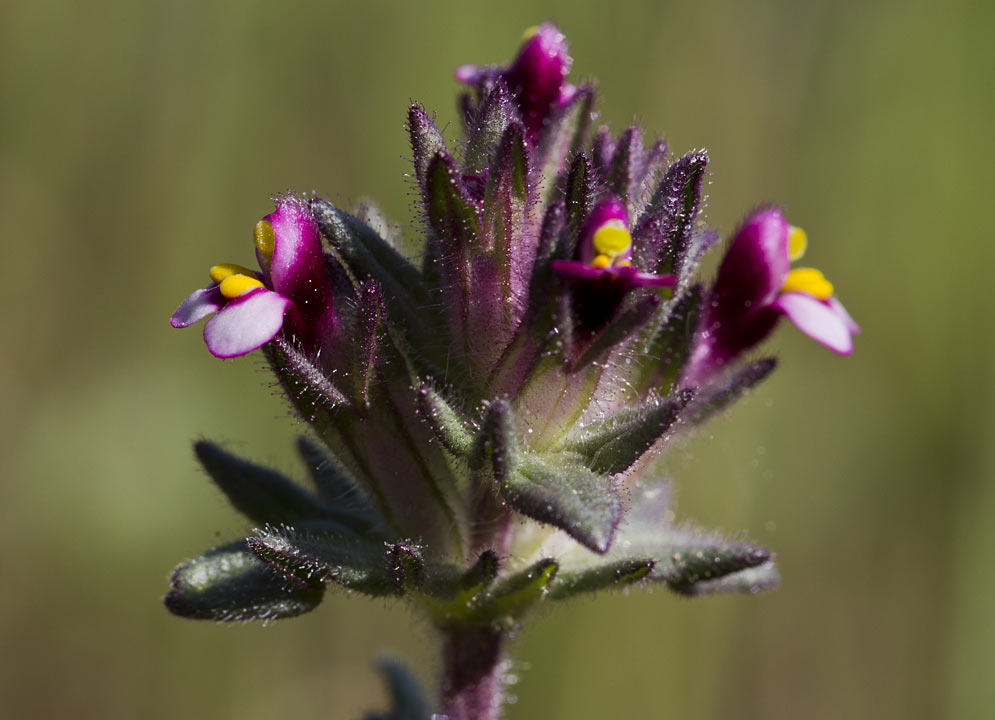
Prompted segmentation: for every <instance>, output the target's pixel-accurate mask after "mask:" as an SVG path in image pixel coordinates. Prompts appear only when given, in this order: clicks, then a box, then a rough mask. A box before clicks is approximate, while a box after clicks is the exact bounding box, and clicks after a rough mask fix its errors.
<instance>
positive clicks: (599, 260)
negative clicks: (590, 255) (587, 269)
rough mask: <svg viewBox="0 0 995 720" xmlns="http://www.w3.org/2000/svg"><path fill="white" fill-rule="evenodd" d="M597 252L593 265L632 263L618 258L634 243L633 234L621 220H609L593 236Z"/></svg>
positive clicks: (598, 266)
mask: <svg viewBox="0 0 995 720" xmlns="http://www.w3.org/2000/svg"><path fill="white" fill-rule="evenodd" d="M591 242H592V244H593V245H594V252H595V253H596V254H595V256H594V259H593V260H592V261H591V265H592V266H594V267H596V268H606V267H608V266H610V265H631V264H632V263H630V262H629V261H628V260H625V259H622V260H617V261H616V258H618V256H619V255H622V254H623V253H625V252H626V251H627V250H628V249H629V247H630V246H631V245H632V236H631V235H630V234H629V231H628V230H626V228H625V223H623V222H622V221H621V220H609V221H608V222H606V223H605V224H604V225H602V226H601V227H599V228H598V229H597V230H596V231H595V233H594V237H593V238H591Z"/></svg>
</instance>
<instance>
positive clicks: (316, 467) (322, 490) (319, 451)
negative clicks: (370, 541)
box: [297, 436, 387, 537]
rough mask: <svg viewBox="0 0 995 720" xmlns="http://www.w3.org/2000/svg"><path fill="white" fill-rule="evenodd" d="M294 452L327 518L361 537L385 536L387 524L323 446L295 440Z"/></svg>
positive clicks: (351, 478)
mask: <svg viewBox="0 0 995 720" xmlns="http://www.w3.org/2000/svg"><path fill="white" fill-rule="evenodd" d="M297 450H298V452H300V454H301V457H302V458H303V459H304V463H305V464H306V465H307V468H308V470H309V471H310V472H311V478H312V479H313V480H314V484H315V487H316V488H317V489H318V496H319V497H320V498H321V499H322V500H323V501H324V503H325V506H326V508H327V509H326V514H327V517H329V518H331V519H332V520H335V521H336V522H338V523H340V524H341V525H342V526H344V527H346V528H349V529H350V530H353V531H355V532H356V533H357V534H358V535H364V536H377V537H386V536H387V530H386V526H387V521H386V520H385V519H384V517H383V515H382V514H381V513H380V511H379V510H378V509H377V507H376V505H374V503H373V501H372V500H371V499H370V497H369V495H368V494H367V493H366V491H365V490H364V489H363V488H362V487H361V486H360V485H359V483H358V482H357V481H356V480H355V478H353V477H352V475H350V474H349V472H348V471H347V470H346V469H345V468H344V467H342V465H341V464H340V463H339V461H338V460H336V459H335V456H334V455H332V453H330V452H329V451H328V450H326V449H325V447H324V446H322V445H319V444H318V443H316V442H314V441H313V440H311V439H310V438H307V437H304V436H301V437H300V438H298V439H297Z"/></svg>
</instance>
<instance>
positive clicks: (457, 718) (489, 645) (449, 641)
mask: <svg viewBox="0 0 995 720" xmlns="http://www.w3.org/2000/svg"><path fill="white" fill-rule="evenodd" d="M504 644H505V635H504V633H503V632H502V631H501V630H500V629H498V628H495V627H492V626H490V625H457V626H450V627H444V628H442V705H443V710H442V712H443V714H444V715H446V716H447V717H448V718H449V720H497V718H499V717H500V715H501V705H502V700H503V698H504V670H505V660H504Z"/></svg>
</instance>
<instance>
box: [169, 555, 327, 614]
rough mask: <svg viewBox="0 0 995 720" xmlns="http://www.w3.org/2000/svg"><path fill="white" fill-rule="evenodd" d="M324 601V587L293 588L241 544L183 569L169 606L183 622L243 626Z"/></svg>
mask: <svg viewBox="0 0 995 720" xmlns="http://www.w3.org/2000/svg"><path fill="white" fill-rule="evenodd" d="M323 596H324V587H322V586H317V587H315V586H310V585H301V584H298V583H288V582H287V581H286V579H284V578H283V577H281V576H280V575H279V574H277V573H275V572H273V571H272V570H271V569H269V568H268V567H266V565H264V564H263V563H262V562H260V561H259V559H258V558H256V556H255V555H253V554H252V553H251V552H250V551H249V549H248V547H247V546H246V544H245V541H244V540H239V541H238V542H235V543H231V544H230V545H225V546H223V547H219V548H215V549H213V550H209V551H208V552H206V553H204V554H203V555H201V556H199V557H195V558H193V559H192V560H187V561H186V562H184V563H182V564H181V565H180V566H179V567H177V568H176V570H175V572H174V573H173V577H172V580H171V583H170V590H169V592H168V593H167V594H166V597H165V598H164V599H163V601H164V602H165V604H166V607H167V608H168V609H169V611H170V612H171V613H173V614H174V615H179V616H180V617H186V618H193V619H198V620H216V621H222V622H243V621H246V620H263V621H267V620H276V619H278V618H285V617H294V616H295V615H301V614H303V613H306V612H308V611H310V610H313V609H314V608H316V607H317V606H318V604H319V603H320V602H321V599H322V597H323Z"/></svg>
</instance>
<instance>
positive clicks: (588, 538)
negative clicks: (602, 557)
mask: <svg viewBox="0 0 995 720" xmlns="http://www.w3.org/2000/svg"><path fill="white" fill-rule="evenodd" d="M559 459H560V462H559V463H558V464H557V465H556V466H554V465H551V464H548V463H547V462H545V461H544V460H540V459H539V458H538V457H536V456H534V455H525V454H522V455H521V456H520V457H518V458H517V461H516V462H515V463H513V464H511V466H510V467H509V468H508V469H507V470H506V471H505V472H504V473H503V474H501V475H498V474H497V469H496V468H495V475H496V476H497V477H498V482H499V487H500V491H501V496H502V497H503V498H504V499H505V501H507V503H508V505H510V506H511V507H512V508H514V509H515V510H517V511H518V512H520V513H522V514H523V515H527V516H528V517H530V518H532V519H533V520H538V521H539V522H542V523H548V524H550V525H553V526H555V527H558V528H560V529H561V530H564V531H566V532H567V533H568V534H570V535H571V536H572V537H573V538H574V539H575V540H576V541H577V542H579V543H581V544H582V545H584V546H585V547H587V548H589V549H591V550H593V551H594V552H597V553H603V552H606V551H607V550H608V548H609V546H610V545H611V542H612V537H613V536H614V534H615V528H616V527H617V526H618V523H619V521H620V520H621V518H622V501H621V498H620V497H619V495H618V490H617V489H616V488H615V486H614V484H613V482H612V480H611V478H609V477H605V476H603V475H600V474H598V473H596V472H593V471H591V470H590V469H589V468H587V467H585V466H584V465H583V464H581V463H580V462H579V458H578V457H572V456H570V455H569V454H567V453H561V454H559Z"/></svg>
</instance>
